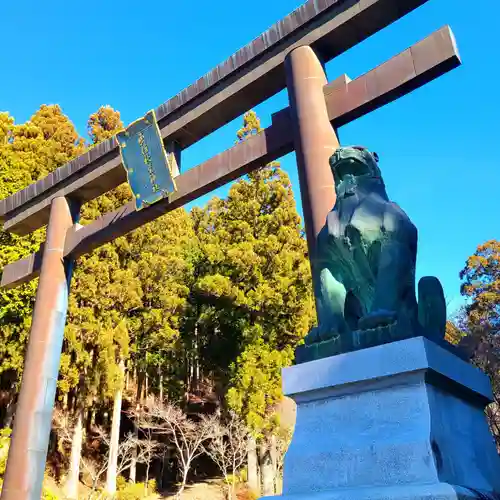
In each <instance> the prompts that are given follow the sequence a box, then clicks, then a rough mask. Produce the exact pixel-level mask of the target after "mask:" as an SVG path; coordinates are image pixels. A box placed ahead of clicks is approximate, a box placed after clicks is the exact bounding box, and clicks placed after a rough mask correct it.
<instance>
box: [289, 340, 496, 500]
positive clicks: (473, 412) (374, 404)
mask: <svg viewBox="0 0 500 500" xmlns="http://www.w3.org/2000/svg"><path fill="white" fill-rule="evenodd" d="M283 386H284V393H285V394H286V395H287V396H289V397H291V398H293V399H294V400H295V402H296V403H297V421H296V425H295V431H294V436H293V439H292V443H291V445H290V448H289V450H288V452H287V454H286V457H285V466H284V483H283V486H284V487H283V492H284V493H283V497H284V498H285V499H289V500H306V499H311V500H316V499H317V500H396V499H398V500H415V499H426V500H431V499H440V500H451V499H472V498H486V499H494V498H500V496H498V493H499V492H500V458H499V457H498V454H497V452H496V449H495V445H494V442H493V438H492V436H491V434H490V431H489V429H488V425H487V422H486V418H485V415H484V408H485V406H486V405H487V404H488V403H489V402H490V401H491V400H492V394H491V388H490V383H489V380H488V378H487V377H486V376H485V375H484V374H483V373H482V372H481V371H480V370H479V369H477V368H475V367H473V366H472V365H470V364H469V363H466V362H465V361H463V360H461V359H459V358H458V357H457V356H456V355H454V354H452V353H451V352H449V351H447V350H445V349H443V348H442V347H439V346H437V345H436V344H435V343H433V342H431V341H430V340H428V339H426V338H424V337H416V338H411V339H407V340H402V341H398V342H393V343H389V344H385V345H381V346H377V347H372V348H368V349H363V350H359V351H355V352H350V353H347V354H341V355H338V356H333V357H330V358H325V359H320V360H317V361H312V362H309V363H304V364H301V365H297V366H293V367H290V368H285V369H284V371H283Z"/></svg>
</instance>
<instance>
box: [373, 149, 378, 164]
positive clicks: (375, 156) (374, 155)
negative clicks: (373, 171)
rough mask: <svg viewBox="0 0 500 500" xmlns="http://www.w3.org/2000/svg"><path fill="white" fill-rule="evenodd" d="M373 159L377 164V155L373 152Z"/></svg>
mask: <svg viewBox="0 0 500 500" xmlns="http://www.w3.org/2000/svg"><path fill="white" fill-rule="evenodd" d="M373 157H374V158H375V161H376V162H377V163H378V154H377V153H375V152H374V153H373Z"/></svg>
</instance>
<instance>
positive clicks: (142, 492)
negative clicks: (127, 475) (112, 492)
mask: <svg viewBox="0 0 500 500" xmlns="http://www.w3.org/2000/svg"><path fill="white" fill-rule="evenodd" d="M154 493H156V481H155V480H154V479H152V480H151V481H149V482H148V484H147V490H146V484H145V483H127V484H126V485H125V487H124V488H123V489H121V490H119V491H118V493H117V495H116V498H117V500H141V499H142V498H145V497H146V495H148V496H149V495H153V494H154Z"/></svg>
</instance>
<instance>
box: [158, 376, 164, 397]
mask: <svg viewBox="0 0 500 500" xmlns="http://www.w3.org/2000/svg"><path fill="white" fill-rule="evenodd" d="M158 371H159V372H160V402H161V403H163V373H162V372H161V368H160V369H159V370H158Z"/></svg>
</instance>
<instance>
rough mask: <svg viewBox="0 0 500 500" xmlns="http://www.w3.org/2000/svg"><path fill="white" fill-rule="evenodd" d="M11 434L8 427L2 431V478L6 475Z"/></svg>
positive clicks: (0, 441) (0, 462)
mask: <svg viewBox="0 0 500 500" xmlns="http://www.w3.org/2000/svg"><path fill="white" fill-rule="evenodd" d="M10 433H11V430H10V429H9V428H8V427H6V428H5V429H0V476H3V475H4V473H5V466H6V464H7V455H8V453H9V444H10Z"/></svg>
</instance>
